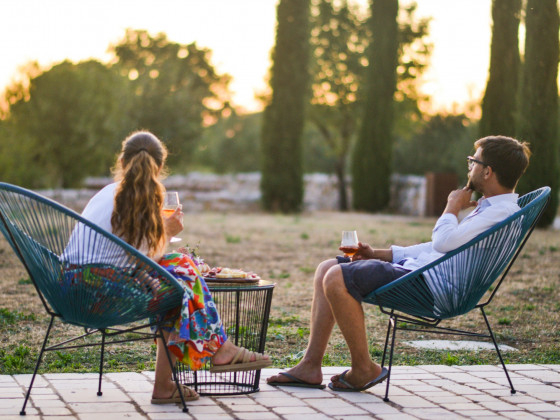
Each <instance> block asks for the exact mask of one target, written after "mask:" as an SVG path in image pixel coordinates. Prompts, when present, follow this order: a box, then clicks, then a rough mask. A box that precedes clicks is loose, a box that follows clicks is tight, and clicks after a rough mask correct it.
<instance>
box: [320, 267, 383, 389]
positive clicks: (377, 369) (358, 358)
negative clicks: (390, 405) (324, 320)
mask: <svg viewBox="0 0 560 420" xmlns="http://www.w3.org/2000/svg"><path fill="white" fill-rule="evenodd" d="M323 288H324V293H325V296H326V298H327V300H328V301H329V303H330V305H331V311H332V313H333V314H334V318H335V320H336V323H337V324H338V327H339V328H340V331H341V332H342V335H343V336H344V339H345V340H346V344H347V345H348V348H349V349H350V357H351V358H352V369H351V370H350V372H348V373H347V374H346V375H345V378H344V379H345V380H346V381H347V382H348V383H350V384H352V385H353V386H355V387H357V388H359V387H362V386H364V385H365V384H367V383H368V382H370V381H371V380H372V379H375V378H377V376H379V374H380V373H381V366H379V365H378V364H377V363H374V362H373V361H372V360H371V358H370V355H369V349H368V344H367V335H366V327H365V318H364V311H363V308H362V304H361V303H360V302H358V301H357V300H356V299H354V298H353V297H352V295H350V293H348V290H347V289H346V285H345V284H344V278H343V276H342V269H341V268H340V266H339V265H336V266H333V267H331V268H330V269H329V270H328V272H327V273H326V275H325V279H324V282H323ZM338 376H339V375H336V376H334V377H333V378H332V381H333V383H334V384H335V386H336V387H339V388H344V387H345V386H344V385H343V384H341V383H337V382H336V381H337V379H338Z"/></svg>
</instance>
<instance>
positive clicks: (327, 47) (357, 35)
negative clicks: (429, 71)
mask: <svg viewBox="0 0 560 420" xmlns="http://www.w3.org/2000/svg"><path fill="white" fill-rule="evenodd" d="M415 10H416V5H415V4H414V3H413V4H411V5H410V6H408V7H407V8H405V9H403V10H402V15H401V16H400V19H399V21H401V23H400V24H399V30H398V38H399V39H398V41H399V48H398V51H399V53H398V55H399V57H398V71H397V74H398V76H397V78H398V79H397V80H398V86H399V92H398V98H397V100H398V101H399V112H398V115H399V123H402V124H401V125H402V126H403V127H408V128H409V126H410V123H408V121H409V120H414V119H417V118H414V117H417V116H418V114H419V111H418V107H417V100H418V94H417V92H416V78H417V77H418V76H419V75H421V74H422V71H423V70H424V68H425V66H426V62H427V57H428V56H429V54H430V50H431V46H430V44H428V43H427V42H426V40H425V37H426V36H427V34H428V20H426V19H420V20H418V19H416V18H415V16H414V13H415ZM311 24H312V30H311V45H312V48H313V54H312V62H311V65H312V71H311V74H312V75H313V81H312V91H313V98H312V100H311V107H310V110H309V121H310V122H311V123H312V124H313V125H314V126H315V127H316V129H317V131H318V133H319V134H320V135H321V137H322V140H323V142H324V144H325V146H326V151H327V152H328V153H329V154H328V156H329V157H331V159H330V160H331V162H330V167H329V168H328V169H327V170H326V171H324V172H334V173H335V174H336V176H337V178H338V184H339V196H340V203H339V208H340V209H341V210H346V209H348V206H349V203H348V198H347V196H346V174H347V169H346V168H347V163H348V155H349V151H350V150H351V145H352V142H353V141H354V139H355V136H356V132H357V129H358V127H359V125H360V121H361V118H360V117H361V116H362V115H361V114H362V113H361V112H360V111H361V110H362V108H363V106H364V98H363V96H364V93H365V90H364V89H363V85H364V83H365V79H366V76H367V73H368V67H369V61H368V59H367V57H366V56H365V54H364V53H365V51H366V50H367V49H368V48H369V45H370V42H371V39H372V34H371V31H372V28H371V25H370V24H369V23H368V16H367V14H366V13H365V12H364V11H362V10H361V9H360V8H359V7H356V6H354V5H352V4H349V3H347V2H342V3H340V2H335V1H333V0H318V1H316V2H315V3H314V8H313V13H312V18H311ZM306 155H307V154H306Z"/></svg>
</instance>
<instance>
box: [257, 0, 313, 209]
mask: <svg viewBox="0 0 560 420" xmlns="http://www.w3.org/2000/svg"><path fill="white" fill-rule="evenodd" d="M277 19H278V26H277V30H276V45H275V46H274V51H273V65H272V70H271V79H270V86H271V88H272V100H271V102H270V104H269V105H268V106H267V108H266V109H265V114H264V123H263V135H262V178H261V193H262V200H263V201H262V203H263V207H264V208H265V209H266V210H269V211H281V212H286V213H288V212H296V211H299V210H301V206H302V203H303V164H302V160H303V156H302V145H301V137H302V134H303V123H304V114H305V112H304V111H305V106H306V99H307V96H308V93H309V92H308V80H309V75H308V55H309V0H281V1H280V3H279V4H278V9H277Z"/></svg>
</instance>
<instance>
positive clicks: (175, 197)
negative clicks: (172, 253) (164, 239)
mask: <svg viewBox="0 0 560 420" xmlns="http://www.w3.org/2000/svg"><path fill="white" fill-rule="evenodd" d="M179 206H180V204H179V193H178V192H177V191H166V192H165V193H164V194H163V215H164V216H165V217H169V216H171V215H172V214H173V213H174V212H175V210H177V208H178V207H179ZM180 241H181V238H177V237H176V236H174V237H172V238H171V239H170V240H169V242H180Z"/></svg>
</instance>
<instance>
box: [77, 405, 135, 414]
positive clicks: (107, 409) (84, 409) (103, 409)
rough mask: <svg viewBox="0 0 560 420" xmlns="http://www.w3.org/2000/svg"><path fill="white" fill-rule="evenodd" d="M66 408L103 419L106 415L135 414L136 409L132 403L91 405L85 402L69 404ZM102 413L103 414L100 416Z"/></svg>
mask: <svg viewBox="0 0 560 420" xmlns="http://www.w3.org/2000/svg"><path fill="white" fill-rule="evenodd" d="M68 407H69V408H70V409H71V410H72V411H74V412H76V413H79V414H81V413H99V416H103V417H105V414H107V413H129V412H135V411H136V408H135V407H134V405H133V404H132V403H104V404H91V403H87V402H82V403H70V404H68ZM101 413H103V414H101Z"/></svg>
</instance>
